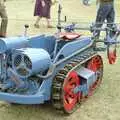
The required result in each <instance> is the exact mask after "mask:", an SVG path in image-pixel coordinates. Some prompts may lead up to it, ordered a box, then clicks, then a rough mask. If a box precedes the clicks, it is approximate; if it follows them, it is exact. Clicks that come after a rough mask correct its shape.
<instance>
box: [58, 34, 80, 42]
mask: <svg viewBox="0 0 120 120" xmlns="http://www.w3.org/2000/svg"><path fill="white" fill-rule="evenodd" d="M80 36H81V35H80V34H78V33H73V32H61V33H59V38H61V39H62V40H67V41H68V40H74V39H76V38H79V37H80Z"/></svg>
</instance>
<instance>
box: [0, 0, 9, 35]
mask: <svg viewBox="0 0 120 120" xmlns="http://www.w3.org/2000/svg"><path fill="white" fill-rule="evenodd" d="M5 1H6V0H0V17H1V26H0V37H6V32H7V24H8V17H7V12H6V8H5V4H4V2H5Z"/></svg>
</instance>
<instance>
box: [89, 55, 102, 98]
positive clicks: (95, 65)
mask: <svg viewBox="0 0 120 120" xmlns="http://www.w3.org/2000/svg"><path fill="white" fill-rule="evenodd" d="M87 68H88V69H90V70H92V71H93V72H95V73H96V76H97V77H96V80H95V82H94V83H93V84H92V85H91V86H90V88H89V92H88V96H91V95H92V94H93V92H94V90H95V89H96V88H97V87H98V86H99V85H100V83H101V81H102V76H103V61H102V58H101V56H99V55H97V56H95V57H93V58H92V59H90V60H89V61H88V63H87Z"/></svg>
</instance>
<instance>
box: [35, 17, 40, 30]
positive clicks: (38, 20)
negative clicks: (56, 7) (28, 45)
mask: <svg viewBox="0 0 120 120" xmlns="http://www.w3.org/2000/svg"><path fill="white" fill-rule="evenodd" d="M40 19H41V17H40V16H38V17H37V19H36V21H35V24H34V26H35V27H36V28H39V27H40V26H39V22H40Z"/></svg>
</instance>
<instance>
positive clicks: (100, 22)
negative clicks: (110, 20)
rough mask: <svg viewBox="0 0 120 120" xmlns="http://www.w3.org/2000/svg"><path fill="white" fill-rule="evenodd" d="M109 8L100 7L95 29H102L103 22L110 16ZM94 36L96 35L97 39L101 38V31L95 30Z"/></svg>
mask: <svg viewBox="0 0 120 120" xmlns="http://www.w3.org/2000/svg"><path fill="white" fill-rule="evenodd" d="M108 11H109V10H108V6H107V5H100V7H99V9H98V12H97V16H96V23H95V27H96V28H101V27H102V25H103V22H104V21H105V19H106V17H107V15H108ZM94 34H95V35H96V37H97V38H99V36H100V30H95V31H94Z"/></svg>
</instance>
